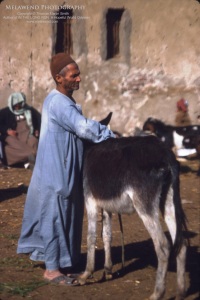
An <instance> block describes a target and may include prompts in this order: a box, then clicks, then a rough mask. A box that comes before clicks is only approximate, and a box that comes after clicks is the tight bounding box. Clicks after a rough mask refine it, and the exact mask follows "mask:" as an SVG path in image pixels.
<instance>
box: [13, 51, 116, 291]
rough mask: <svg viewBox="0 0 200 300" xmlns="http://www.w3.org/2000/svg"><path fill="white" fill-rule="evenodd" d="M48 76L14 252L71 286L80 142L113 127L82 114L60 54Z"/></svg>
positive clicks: (79, 203)
mask: <svg viewBox="0 0 200 300" xmlns="http://www.w3.org/2000/svg"><path fill="white" fill-rule="evenodd" d="M50 69H51V74H52V77H53V78H54V80H55V82H56V89H54V90H52V91H51V92H50V93H49V95H48V96H47V97H46V99H45V100H44V104H43V110H42V124H41V133H40V140H39V146H38V153H37V159H36V164H35V168H34V171H33V174H32V178H31V182H30V186H29V190H28V194H27V199H26V204H25V209H24V218H23V223H22V230H21V236H20V239H19V243H18V249H17V253H30V259H32V260H34V261H38V260H39V261H44V262H45V266H46V270H45V272H44V278H45V279H46V280H48V281H50V282H56V283H59V284H64V285H74V284H76V281H75V280H74V278H71V277H69V276H65V275H63V274H62V273H61V268H66V267H73V266H74V265H76V264H77V263H78V261H79V258H80V250H81V235H82V220H83V210H84V204H83V193H82V173H81V170H82V161H83V140H88V141H90V142H94V143H99V142H101V141H103V140H106V139H108V138H111V137H114V134H113V133H112V131H110V130H109V129H108V128H107V127H106V126H104V125H101V124H100V123H98V122H96V121H93V120H89V119H87V118H85V117H84V116H83V115H82V112H81V107H80V106H79V105H78V104H76V101H75V99H74V98H73V92H74V91H75V90H78V89H79V83H80V81H81V79H80V70H79V68H78V65H77V64H76V62H75V61H74V60H73V59H72V58H71V57H70V56H69V55H67V54H65V53H58V54H56V55H55V56H53V58H52V60H51V64H50Z"/></svg>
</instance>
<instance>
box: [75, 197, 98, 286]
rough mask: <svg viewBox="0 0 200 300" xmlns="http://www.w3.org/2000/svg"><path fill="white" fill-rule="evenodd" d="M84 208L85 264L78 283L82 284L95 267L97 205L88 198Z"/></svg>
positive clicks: (93, 200)
mask: <svg viewBox="0 0 200 300" xmlns="http://www.w3.org/2000/svg"><path fill="white" fill-rule="evenodd" d="M86 210H87V217H88V233H87V264H86V269H85V272H84V273H83V274H82V275H80V277H79V283H80V284H81V285H84V284H85V283H86V280H87V278H89V277H90V276H91V275H92V274H93V273H94V268H95V245H96V237H97V217H98V207H97V205H96V202H95V199H93V198H88V199H87V200H86Z"/></svg>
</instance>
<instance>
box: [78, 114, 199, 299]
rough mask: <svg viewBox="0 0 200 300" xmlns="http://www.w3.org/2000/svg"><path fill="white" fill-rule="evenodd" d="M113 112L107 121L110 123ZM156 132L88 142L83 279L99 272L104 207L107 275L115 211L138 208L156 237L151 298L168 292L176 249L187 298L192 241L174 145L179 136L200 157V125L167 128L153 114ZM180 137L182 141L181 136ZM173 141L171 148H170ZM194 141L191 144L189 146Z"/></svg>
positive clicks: (181, 290) (180, 285) (180, 295)
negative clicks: (187, 235)
mask: <svg viewBox="0 0 200 300" xmlns="http://www.w3.org/2000/svg"><path fill="white" fill-rule="evenodd" d="M110 118H111V114H109V115H108V117H107V118H106V119H104V120H103V121H101V123H102V124H106V125H107V124H108V123H109V121H110ZM143 130H144V131H150V132H151V133H153V135H152V134H151V135H150V134H144V133H143V134H142V136H133V137H122V138H116V139H108V140H106V141H104V142H102V143H100V144H93V145H88V146H87V149H86V153H85V161H84V176H83V178H84V183H83V186H84V196H85V204H86V210H87V216H88V235H87V247H88V251H87V264H86V269H85V272H84V273H83V274H82V275H81V276H80V277H79V283H80V285H84V284H85V283H86V281H87V279H88V278H89V277H90V276H91V275H92V274H93V272H94V270H95V243H96V235H97V217H98V210H99V209H101V210H102V211H103V242H104V251H105V264H104V268H105V278H107V279H109V278H112V259H111V239H112V232H111V218H112V213H118V214H132V213H133V212H135V211H136V212H137V214H138V215H139V217H140V218H141V219H142V221H143V224H144V226H145V228H146V229H147V231H148V233H149V235H150V236H151V238H152V240H153V244H154V247H155V252H156V255H157V260H158V267H157V273H156V280H155V287H154V291H153V293H152V295H151V296H150V299H151V300H158V299H161V298H162V297H163V296H164V293H165V278H166V273H167V268H168V261H169V256H170V252H171V250H173V254H174V255H175V257H176V262H177V294H176V299H177V300H178V299H179V300H180V299H184V298H185V292H186V287H185V263H186V249H187V244H188V241H187V240H186V239H185V238H184V236H183V233H184V231H187V226H186V221H185V215H184V212H183V209H182V204H181V198H180V187H179V163H178V161H177V157H176V155H175V154H174V151H172V150H171V148H172V147H174V146H176V138H177V136H181V137H182V143H183V144H184V145H185V148H195V149H196V151H197V153H198V155H200V142H199V139H200V127H199V126H187V127H177V128H175V127H172V126H166V125H165V124H164V123H162V122H161V121H159V120H156V119H152V118H149V119H148V120H147V121H146V122H145V123H144V126H143ZM179 141H180V139H179ZM166 144H167V146H166ZM189 144H190V145H189ZM160 214H161V215H162V216H163V219H164V221H165V223H166V225H167V228H168V230H169V234H170V239H168V238H167V237H166V235H165V233H164V231H163V229H162V226H161V221H160Z"/></svg>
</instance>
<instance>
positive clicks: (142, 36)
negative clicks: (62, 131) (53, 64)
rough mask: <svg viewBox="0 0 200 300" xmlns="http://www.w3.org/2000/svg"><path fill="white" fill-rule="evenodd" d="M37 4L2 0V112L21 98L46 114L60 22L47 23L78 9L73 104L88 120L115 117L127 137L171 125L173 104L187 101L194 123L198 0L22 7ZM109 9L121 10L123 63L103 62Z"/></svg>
mask: <svg viewBox="0 0 200 300" xmlns="http://www.w3.org/2000/svg"><path fill="white" fill-rule="evenodd" d="M32 2H33V1H31V0H4V1H2V2H1V4H0V35H1V46H0V52H1V56H0V60H1V70H0V108H1V107H3V106H5V105H6V103H7V98H8V96H9V94H10V93H12V92H14V91H23V92H24V93H25V94H26V95H27V98H28V102H29V103H30V104H32V105H34V106H35V107H36V108H37V109H38V110H39V111H41V107H42V103H43V99H44V97H45V96H46V95H47V93H48V92H49V91H50V90H51V89H52V88H53V87H54V86H55V85H54V82H53V80H52V78H51V75H50V72H49V60H50V58H51V55H52V53H53V51H54V46H55V37H56V23H54V22H55V21H56V19H53V18H51V19H50V16H54V15H53V13H55V12H56V11H57V10H56V6H57V5H68V6H72V8H74V10H73V12H74V17H75V18H74V20H73V25H72V33H73V41H74V54H73V57H74V58H75V59H76V60H77V62H78V63H79V66H80V70H81V74H82V83H81V88H80V90H79V91H78V92H76V94H75V97H76V99H77V100H78V101H79V102H80V103H81V104H82V106H83V111H84V113H85V114H86V115H87V116H88V117H94V118H96V119H100V118H102V117H103V116H104V115H105V114H106V113H107V112H108V111H110V110H112V111H113V112H114V114H113V119H112V123H111V125H112V128H113V129H117V130H120V131H122V132H125V133H127V134H130V133H132V131H133V130H134V128H135V126H141V124H142V122H143V121H144V120H145V119H146V118H147V117H148V116H154V117H157V118H161V119H162V120H164V121H166V122H170V123H173V120H174V115H175V110H176V109H175V106H176V101H178V100H179V98H180V97H185V98H187V100H188V101H189V108H190V115H191V118H192V120H193V122H194V123H196V122H197V116H198V115H199V114H200V39H199V38H198V37H199V36H200V3H199V2H198V1H196V0H182V1H180V0H168V1H163V0H151V1H146V0H134V1H132V0H126V1H121V0H115V1H113V0H106V1H98V0H93V1H92V0H84V1H83V0H80V1H72V0H71V1H67V2H63V1H59V0H54V1H52V4H51V2H50V1H49V0H44V1H42V5H43V7H42V5H41V4H37V1H34V5H35V8H34V9H29V8H28V7H27V8H25V9H23V8H22V6H28V5H33V4H32ZM38 2H40V1H38ZM35 3H36V4H35ZM75 3H76V4H75ZM77 3H78V4H77ZM108 8H121V9H122V8H124V9H125V12H124V14H123V17H122V20H121V25H120V56H119V57H118V58H114V59H111V60H107V61H106V60H105V55H106V54H105V51H106V40H105V39H106V36H105V29H106V28H105V27H106V26H105V15H106V12H107V9H108ZM50 13H52V15H50ZM30 16H31V18H32V17H34V16H35V19H33V18H32V19H30V18H29V17H30ZM41 16H43V18H42V17H41ZM45 16H46V18H47V16H48V19H45ZM37 18H38V19H37ZM30 21H32V22H30Z"/></svg>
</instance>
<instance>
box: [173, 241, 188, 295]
mask: <svg viewBox="0 0 200 300" xmlns="http://www.w3.org/2000/svg"><path fill="white" fill-rule="evenodd" d="M186 250H187V247H186V245H185V242H183V244H182V247H181V249H180V252H179V253H178V255H177V258H176V261H177V292H176V300H183V299H185V294H186V284H185V263H186Z"/></svg>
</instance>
